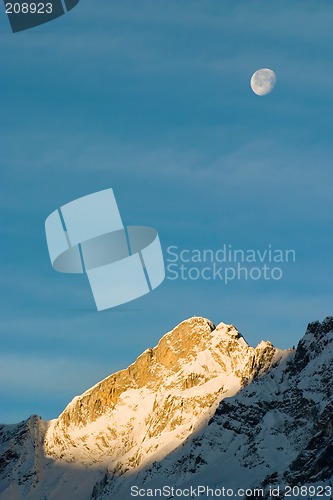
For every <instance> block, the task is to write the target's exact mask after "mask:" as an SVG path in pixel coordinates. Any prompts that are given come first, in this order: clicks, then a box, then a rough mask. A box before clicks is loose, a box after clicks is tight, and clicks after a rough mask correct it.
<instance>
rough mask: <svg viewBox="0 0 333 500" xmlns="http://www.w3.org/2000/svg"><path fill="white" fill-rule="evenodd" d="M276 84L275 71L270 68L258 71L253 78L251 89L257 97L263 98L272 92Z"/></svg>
mask: <svg viewBox="0 0 333 500" xmlns="http://www.w3.org/2000/svg"><path fill="white" fill-rule="evenodd" d="M275 84H276V75H275V73H274V71H272V70H271V69H268V68H262V69H258V71H256V72H255V73H253V75H252V78H251V88H252V90H253V92H254V93H255V94H257V95H260V96H263V95H266V94H269V93H270V92H272V90H273V89H274V87H275Z"/></svg>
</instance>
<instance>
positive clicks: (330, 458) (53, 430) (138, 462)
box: [0, 317, 333, 500]
mask: <svg viewBox="0 0 333 500" xmlns="http://www.w3.org/2000/svg"><path fill="white" fill-rule="evenodd" d="M332 339H333V318H326V320H324V322H323V323H319V322H316V323H311V324H310V325H309V326H308V329H307V332H306V334H305V336H304V337H303V339H302V340H301V341H300V343H299V345H298V347H297V349H296V350H288V351H281V350H279V349H276V348H274V347H273V346H272V344H271V343H270V342H261V343H260V344H259V345H258V346H257V347H256V348H253V347H250V346H249V345H248V344H247V343H246V342H245V340H244V338H243V337H242V336H241V335H240V334H239V333H238V332H237V330H236V329H235V328H234V327H233V326H232V325H225V324H223V323H221V324H219V325H218V326H217V327H215V326H214V325H213V324H212V323H211V322H210V321H209V320H207V319H205V318H200V317H195V318H190V319H189V320H187V321H184V322H183V323H181V324H180V325H178V326H177V327H176V328H175V329H174V330H172V331H171V332H169V333H167V334H166V335H165V336H164V337H162V339H161V340H160V342H159V344H158V345H157V346H156V347H155V348H153V349H148V350H146V351H145V352H144V353H143V354H142V355H141V356H140V357H139V358H138V359H137V360H136V361H135V362H134V363H133V364H132V365H130V366H129V367H128V368H127V369H126V370H122V371H120V372H117V373H115V374H114V375H111V376H110V377H108V378H106V379H105V380H103V381H102V382H100V383H98V384H97V385H95V386H94V387H93V388H91V389H89V390H88V391H86V392H85V393H84V394H82V395H81V396H78V397H76V398H74V400H73V401H72V402H71V403H70V404H69V405H68V406H67V407H66V409H65V410H64V411H63V413H62V414H61V415H60V416H59V418H58V419H56V420H54V421H51V422H49V423H47V422H43V421H41V420H40V419H39V418H38V417H31V418H30V419H29V420H28V421H26V422H22V423H21V424H18V425H15V426H14V425H12V426H1V427H0V456H1V458H0V499H6V500H7V499H8V500H10V499H21V498H22V499H23V498H24V499H31V500H35V499H36V500H44V499H45V500H46V499H47V500H52V499H59V500H62V499H64V500H67V498H68V500H72V499H73V500H85V499H87V500H88V499H100V500H102V499H107V498H110V499H112V500H127V499H130V498H134V495H135V494H136V493H137V492H138V488H141V489H142V490H141V493H146V494H147V496H149V494H150V493H151V492H152V491H153V490H154V489H155V488H159V489H160V488H163V486H167V485H169V486H170V487H171V486H174V487H177V488H183V489H185V493H184V498H185V496H186V493H187V492H188V490H189V488H190V487H192V488H195V487H196V486H198V485H201V486H202V485H205V486H207V487H211V488H215V489H216V488H217V489H218V488H221V487H222V486H224V487H225V488H229V489H230V491H231V489H232V491H233V492H234V498H263V496H262V495H261V489H262V490H263V491H265V492H266V491H267V495H266V497H267V498H269V496H268V495H269V488H272V487H274V488H277V487H280V488H281V490H280V492H278V493H279V495H280V496H279V498H283V494H282V488H283V487H284V486H285V485H287V484H288V485H291V486H294V485H298V484H303V485H307V486H310V485H311V486H314V487H317V488H320V487H325V486H326V487H327V488H329V487H330V484H329V481H330V479H331V477H332V475H333V414H332V410H333V402H332V394H333V381H332V375H333V373H332V371H333V369H332V361H333V343H332ZM131 488H132V489H131ZM238 488H243V489H246V488H248V489H252V494H250V491H248V492H246V494H245V492H239V491H238ZM254 489H258V491H257V492H256V493H255V492H253V490H254ZM169 491H170V493H169ZM131 492H132V496H131ZM179 492H180V491H178V493H179ZM275 492H277V490H275ZM313 492H315V493H316V494H317V493H318V495H317V496H318V497H319V496H320V489H318V490H307V491H305V490H304V489H303V491H302V494H301V492H299V497H298V496H297V494H298V490H296V489H294V490H291V493H292V495H291V498H316V494H315V495H314V494H312V493H313ZM325 492H326V493H328V492H329V489H327V490H325ZM165 493H169V498H173V497H175V494H174V492H172V490H166V491H165ZM191 493H192V496H193V497H194V498H195V493H196V491H195V490H193V492H191ZM241 493H242V494H241ZM304 493H306V494H304ZM265 494H266V493H265ZM172 495H173V496H172ZM256 495H257V496H256ZM307 495H308V496H307ZM150 496H152V495H150ZM153 496H155V495H153ZM157 496H158V495H157ZM157 496H156V497H157ZM177 496H179V495H177ZM202 496H203V497H205V496H207V495H202ZM332 496H333V492H332ZM166 498H168V496H166ZM326 498H330V497H329V496H327V495H326Z"/></svg>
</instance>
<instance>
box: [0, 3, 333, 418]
mask: <svg viewBox="0 0 333 500" xmlns="http://www.w3.org/2000/svg"><path fill="white" fill-rule="evenodd" d="M332 25H333V5H332V3H331V2H329V1H317V2H315V1H311V2H310V1H305V0H302V1H301V0H295V1H294V2H292V3H291V2H286V1H284V0H271V1H270V2H266V1H264V0H261V1H256V0H253V1H252V0H251V2H249V1H248V0H243V1H233V2H229V1H224V0H219V1H217V0H215V1H211V0H207V1H206V2H201V1H197V0H191V2H190V1H185V0H184V1H181V0H168V2H165V1H162V0H154V1H147V0H140V2H136V1H134V0H132V1H125V2H117V1H115V0H100V1H99V2H98V3H97V4H96V2H92V1H89V0H81V1H80V3H79V4H78V6H77V7H76V8H75V9H73V10H72V11H71V12H70V13H68V14H66V15H65V16H63V17H62V18H59V19H57V20H55V21H53V22H52V23H49V24H47V25H44V26H42V27H40V28H36V29H33V30H30V31H27V32H22V33H17V34H15V35H14V34H11V33H10V30H9V23H8V20H7V19H6V18H5V16H4V14H3V15H2V18H1V31H0V44H1V54H2V56H1V74H0V86H1V114H0V127H1V137H0V141H1V169H0V176H1V177H0V178H1V182H0V189H1V197H0V204H1V233H2V238H1V263H2V273H1V305H2V313H1V331H0V336H1V340H0V342H1V343H0V377H1V379H0V380H1V383H0V398H1V399H0V400H1V405H0V421H2V422H14V421H19V420H22V419H24V418H27V417H28V416H29V415H30V414H32V413H37V414H40V415H41V416H42V417H43V418H54V417H56V416H57V415H58V414H59V413H60V412H61V411H62V409H63V408H64V407H65V405H66V404H67V403H68V402H69V400H70V399H71V398H72V397H73V396H74V395H76V394H79V393H81V392H82V391H84V390H85V389H87V388H88V387H89V386H91V385H93V384H95V383H96V382H97V381H99V380H100V379H102V378H104V377H105V376H107V375H108V374H110V373H112V372H114V371H116V370H118V369H121V368H124V367H126V366H127V365H128V364H129V363H131V362H133V360H134V359H135V358H136V357H137V356H138V355H139V354H140V353H141V352H142V351H143V350H144V349H146V348H147V347H151V346H154V345H155V344H156V343H157V341H158V339H159V338H160V337H161V336H162V334H163V333H165V332H166V331H168V330H170V329H171V328H173V327H174V326H175V325H176V324H177V323H179V322H180V321H182V320H183V319H185V318H187V317H189V316H192V315H202V316H206V317H209V318H210V319H211V320H212V321H214V322H215V323H218V322H220V321H224V322H225V323H233V324H235V325H236V326H237V327H238V329H239V330H240V331H241V332H242V333H243V334H244V336H245V338H246V339H247V341H248V342H249V343H250V344H251V345H256V344H257V343H258V342H259V341H260V340H261V339H269V340H271V341H272V342H273V343H274V344H275V345H277V346H278V347H283V348H285V347H288V346H292V345H294V344H297V342H298V340H299V338H300V337H301V336H302V335H303V333H304V330H305V328H306V325H307V323H308V322H309V321H312V320H315V319H323V318H324V317H325V316H327V315H329V314H332V285H331V283H332V276H333V264H332V254H333V252H332V250H333V242H332V229H331V228H332V222H333V211H332V180H333V174H332V153H333V145H332V139H331V136H332V126H333V123H332V122H333V113H332V111H333V98H332V87H333V62H332V56H331V48H332V46H333V31H332ZM262 67H269V68H272V69H273V70H274V71H275V72H276V74H277V86H276V88H275V90H274V91H273V93H272V94H270V95H269V96H266V97H262V98H260V97H258V96H256V95H255V94H254V93H253V92H252V91H251V89H250V87H249V80H250V77H251V75H252V73H253V72H254V71H255V70H257V69H259V68H262ZM109 187H112V188H113V189H114V192H115V195H116V198H117V201H118V205H119V209H120V211H121V214H122V218H123V221H124V222H125V223H126V224H129V225H147V226H152V227H155V228H156V229H157V230H158V232H159V235H160V239H161V242H162V246H163V248H164V249H166V248H167V247H168V246H169V245H177V246H179V247H180V248H190V249H194V248H198V249H204V248H212V249H218V248H221V246H223V245H224V244H231V245H232V246H233V247H234V248H245V249H246V248H258V249H265V248H266V247H267V246H268V245H269V244H271V245H272V246H273V247H275V248H282V249H285V248H292V249H295V251H296V255H297V258H296V262H295V263H294V264H290V265H288V266H286V267H285V268H284V277H283V279H282V280H280V281H274V282H272V281H263V280H260V281H256V282H254V281H253V282H250V281H244V280H243V281H234V282H232V283H230V284H229V285H227V286H226V285H224V284H223V283H221V282H219V281H203V280H198V281H179V280H177V281H170V280H166V281H165V282H164V283H163V284H162V285H161V286H160V287H159V288H158V289H157V290H155V291H154V292H153V293H150V294H148V295H146V296H145V297H142V298H141V299H138V300H136V301H134V302H131V303H129V304H126V305H123V306H120V307H118V308H115V309H112V310H108V311H104V312H100V313H97V311H96V310H95V307H94V303H93V298H92V295H91V292H90V289H89V286H88V283H87V282H86V279H85V277H84V276H74V275H62V274H60V273H55V272H54V271H53V270H52V267H51V265H50V262H49V256H48V252H47V247H46V242H45V234H44V222H45V219H46V217H47V216H48V215H49V214H50V213H51V212H52V211H53V210H55V209H56V208H57V207H59V206H61V205H62V204H64V203H67V202H69V201H71V200H73V199H75V198H78V197H80V196H83V195H85V194H89V193H92V192H94V191H97V190H100V189H105V188H109Z"/></svg>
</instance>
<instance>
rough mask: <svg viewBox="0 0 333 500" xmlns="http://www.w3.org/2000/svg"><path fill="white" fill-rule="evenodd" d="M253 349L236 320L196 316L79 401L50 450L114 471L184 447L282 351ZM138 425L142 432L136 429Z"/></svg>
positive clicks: (49, 437)
mask: <svg viewBox="0 0 333 500" xmlns="http://www.w3.org/2000/svg"><path fill="white" fill-rule="evenodd" d="M279 352H280V351H279V350H277V349H275V348H274V347H273V346H272V345H271V344H268V343H264V344H260V345H259V346H258V347H257V348H253V347H250V346H249V345H248V344H247V343H246V341H245V340H244V338H243V337H242V336H241V335H240V333H239V332H238V331H237V330H236V328H235V327H234V326H233V325H226V324H224V323H219V325H218V326H217V327H215V325H214V324H213V323H212V322H211V321H210V320H209V319H207V318H203V317H200V316H194V317H191V318H189V319H187V320H185V321H183V322H181V323H180V324H179V325H177V326H176V327H175V328H174V329H173V330H171V331H170V332H168V333H166V334H165V335H164V336H163V337H162V338H161V340H160V341H159V342H158V344H157V346H156V347H154V348H150V349H147V350H145V351H144V352H143V353H142V354H141V355H140V356H139V357H138V358H137V360H136V361H135V362H134V363H132V364H131V365H130V366H129V367H128V368H126V369H125V370H121V371H120V372H117V373H115V374H113V375H110V376H109V377H107V378H106V379H104V380H103V381H102V382H100V383H99V384H97V385H96V386H94V387H93V388H92V389H90V390H88V391H86V392H85V393H84V394H82V395H81V396H78V397H76V398H74V399H73V401H72V402H71V403H70V404H69V405H68V406H67V408H66V409H65V410H64V411H63V413H62V414H61V415H60V417H59V418H58V419H57V420H55V421H53V422H52V423H51V424H50V428H49V429H48V431H47V434H46V441H45V444H46V450H47V452H48V454H49V455H50V456H52V457H55V458H60V457H62V458H64V459H65V460H67V461H73V460H76V461H81V462H91V460H92V459H93V460H94V461H97V462H103V461H105V460H107V461H108V464H109V466H110V457H112V459H111V463H112V466H113V468H114V470H115V471H117V472H119V471H124V470H126V469H128V468H133V467H134V466H138V465H139V464H141V463H142V462H144V461H145V459H146V457H150V459H151V457H152V455H154V456H155V455H156V456H159V457H160V456H162V455H163V454H165V453H167V451H170V449H172V448H174V447H176V446H178V445H179V444H180V443H181V442H182V441H183V440H184V439H185V438H186V437H187V436H188V435H189V434H190V433H191V432H193V429H194V427H195V426H196V425H199V423H200V422H201V420H202V418H209V415H210V413H209V412H211V411H214V410H215V408H216V406H217V404H218V402H219V401H220V400H221V398H223V397H226V396H230V395H233V394H235V393H237V392H238V391H239V390H240V388H241V387H243V386H244V385H245V384H247V383H248V382H249V381H251V380H252V379H253V378H255V377H257V376H259V375H261V374H263V373H264V372H265V371H267V370H268V369H269V368H270V367H271V365H272V363H273V362H275V361H276V359H277V358H278V356H279ZM138 429H139V430H138Z"/></svg>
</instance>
